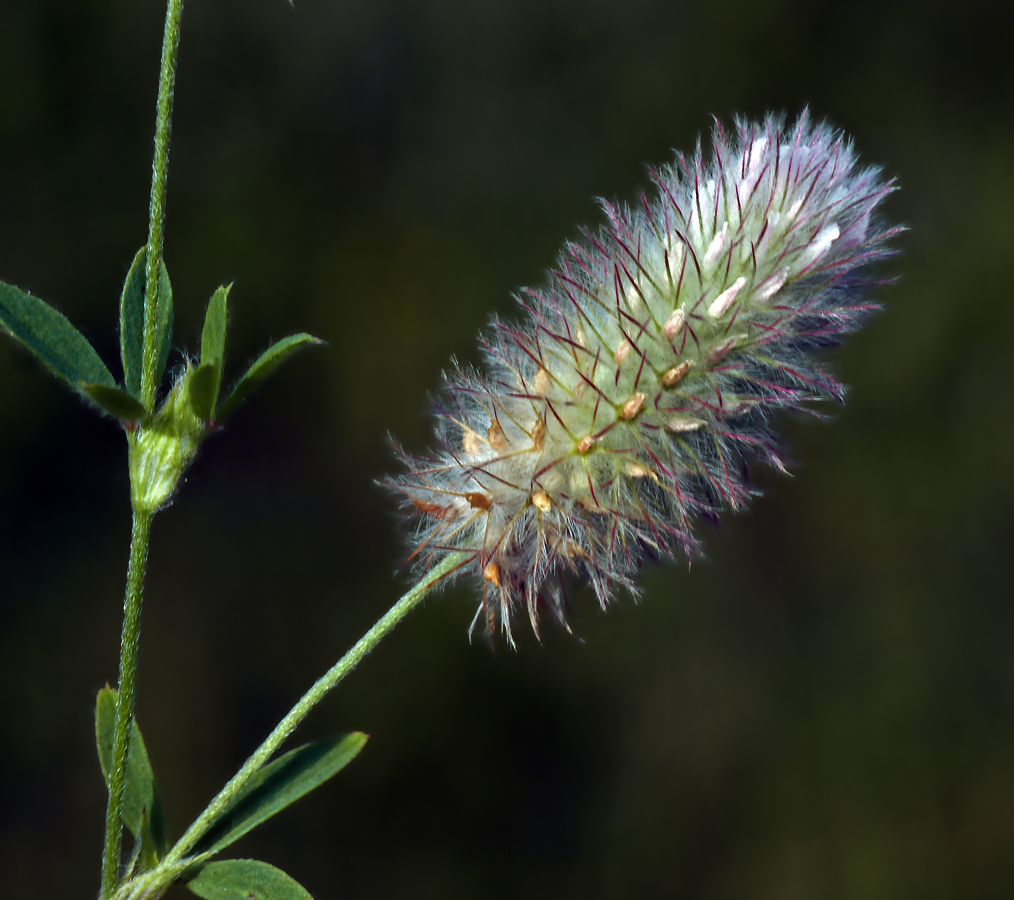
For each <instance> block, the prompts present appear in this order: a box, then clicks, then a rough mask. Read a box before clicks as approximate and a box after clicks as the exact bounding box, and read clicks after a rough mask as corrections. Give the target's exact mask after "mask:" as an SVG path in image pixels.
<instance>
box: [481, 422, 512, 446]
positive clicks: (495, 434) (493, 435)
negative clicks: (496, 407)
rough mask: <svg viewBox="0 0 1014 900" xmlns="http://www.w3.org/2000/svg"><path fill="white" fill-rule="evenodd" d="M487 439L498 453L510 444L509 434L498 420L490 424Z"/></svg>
mask: <svg viewBox="0 0 1014 900" xmlns="http://www.w3.org/2000/svg"><path fill="white" fill-rule="evenodd" d="M486 439H487V440H488V441H489V445H490V447H492V448H493V449H494V450H495V451H496V452H497V453H503V452H504V451H505V450H506V449H507V448H508V447H509V446H510V441H508V440H507V435H505V434H504V433H503V429H502V428H501V427H500V426H499V425H498V424H497V423H496V422H493V423H492V424H491V425H490V426H489V430H488V431H487V432H486Z"/></svg>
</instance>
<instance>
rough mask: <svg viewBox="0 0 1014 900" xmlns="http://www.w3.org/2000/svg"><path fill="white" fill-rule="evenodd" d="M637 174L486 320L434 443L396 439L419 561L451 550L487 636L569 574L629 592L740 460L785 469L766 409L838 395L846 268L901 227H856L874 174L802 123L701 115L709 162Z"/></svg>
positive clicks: (823, 131) (860, 289) (887, 188)
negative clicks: (645, 563)
mask: <svg viewBox="0 0 1014 900" xmlns="http://www.w3.org/2000/svg"><path fill="white" fill-rule="evenodd" d="M651 175H652V180H653V182H654V184H655V196H654V197H652V198H648V197H643V196H642V197H641V200H640V203H639V204H637V205H635V206H634V207H630V208H628V207H621V206H617V205H614V204H611V203H605V202H604V203H603V209H604V212H605V215H606V220H607V221H606V224H605V225H604V226H602V227H601V228H600V229H599V230H598V231H586V232H584V234H583V237H584V239H583V241H581V242H575V243H568V244H567V245H566V246H565V247H564V250H563V252H562V253H561V255H560V257H559V261H558V264H557V268H556V269H555V270H554V271H552V272H550V273H549V279H548V285H547V286H546V287H544V288H542V289H539V290H529V289H526V290H525V291H523V292H522V294H521V295H520V296H519V298H518V300H519V302H520V303H521V305H522V307H523V308H524V311H525V316H524V318H523V320H522V321H520V322H517V323H512V322H504V321H500V320H494V321H493V323H492V326H491V327H490V329H489V330H488V331H487V332H486V333H485V334H484V335H483V336H482V338H481V342H482V349H483V355H484V365H483V367H482V369H481V370H471V369H464V368H461V367H458V368H456V370H455V371H454V373H453V374H452V375H450V376H448V377H446V378H445V381H446V383H445V390H444V393H443V396H442V398H441V401H440V402H439V404H438V406H437V409H436V417H437V435H438V438H439V441H440V450H439V452H438V453H437V454H435V455H434V456H431V457H425V458H420V457H416V456H412V455H410V454H408V453H405V452H404V451H402V450H400V449H399V451H398V452H399V455H400V457H401V459H402V461H403V463H404V465H405V467H406V471H405V472H404V473H403V474H402V475H399V476H396V477H393V478H391V479H389V480H388V482H387V483H388V484H389V485H390V486H391V487H392V488H393V489H394V490H395V491H397V492H398V493H399V494H400V495H401V497H402V498H403V508H404V509H405V510H406V512H407V513H408V514H409V515H410V517H411V519H412V521H413V522H414V532H413V541H414V548H413V551H412V557H411V558H412V560H413V561H414V562H415V564H416V565H418V566H420V567H422V568H427V567H431V566H433V565H434V564H435V563H437V562H438V561H439V560H441V559H442V558H443V557H445V556H446V555H447V554H449V553H456V552H464V553H466V554H468V560H469V561H468V563H467V564H466V565H464V566H462V567H461V568H460V569H459V570H458V571H459V573H460V572H469V573H471V574H472V575H473V576H474V577H475V578H476V580H477V583H478V585H479V590H480V592H481V603H480V607H479V610H478V612H477V614H476V618H475V621H474V622H473V627H474V626H475V625H477V624H479V623H480V622H481V623H482V626H483V628H484V629H485V631H486V632H487V633H488V634H489V635H490V636H492V635H493V634H494V633H495V631H496V629H497V628H498V627H499V628H501V629H502V630H503V631H504V633H505V634H506V635H507V638H508V640H509V641H511V642H512V637H511V625H512V616H513V613H514V612H515V611H516V610H518V609H519V608H522V607H523V608H525V609H526V610H527V612H528V616H529V619H530V621H531V624H532V627H533V629H534V630H535V632H536V634H538V627H539V626H538V612H539V607H540V606H543V607H545V608H547V609H548V610H549V611H550V612H551V613H552V614H553V615H554V616H555V617H556V618H557V619H559V620H560V621H561V622H564V624H565V620H564V599H563V593H562V587H561V577H562V576H563V575H564V574H565V573H566V572H568V571H571V572H574V573H577V574H578V575H579V576H581V577H583V578H584V579H586V580H587V581H588V582H589V583H590V585H591V586H592V588H593V589H594V591H595V593H596V595H597V596H598V599H599V602H600V603H601V604H602V606H603V607H604V606H605V605H606V604H607V603H608V602H609V600H610V599H611V598H612V597H613V595H614V592H615V590H616V588H617V587H623V588H626V589H627V590H629V591H631V592H634V593H636V590H637V589H636V585H635V583H634V576H635V574H636V570H637V566H638V563H639V561H640V558H641V557H642V556H643V555H644V554H645V553H648V554H651V555H654V556H670V555H673V554H675V553H676V552H678V551H682V552H684V553H687V554H693V553H695V552H696V550H697V544H696V541H695V539H694V535H693V531H692V526H693V523H694V520H695V519H696V518H698V517H706V518H713V517H714V516H715V515H716V514H717V513H718V512H719V511H720V510H722V509H737V508H740V507H741V506H742V505H743V504H744V502H745V501H746V500H747V499H748V497H749V496H750V494H751V490H750V489H749V488H748V487H747V486H746V484H745V481H744V476H743V463H744V459H745V458H746V457H757V458H760V459H762V460H764V461H766V462H768V463H770V464H772V465H774V466H776V467H778V468H780V469H781V468H784V463H783V461H782V460H781V458H780V456H779V454H778V450H777V446H776V444H775V441H774V437H773V434H772V432H771V430H770V420H771V413H772V412H773V411H774V410H776V409H780V408H785V409H805V408H806V406H805V404H806V403H807V402H808V401H811V400H816V399H827V398H831V399H837V400H841V398H842V388H841V386H840V385H839V384H838V383H837V382H836V381H835V380H834V379H833V378H831V376H829V375H828V374H827V373H826V372H824V371H823V370H822V369H821V368H820V367H819V366H818V365H817V363H816V362H815V361H814V360H813V358H812V350H813V349H814V348H817V347H821V346H825V345H828V344H831V343H834V342H836V341H837V339H838V337H839V336H840V335H841V334H843V333H845V332H847V331H849V330H851V329H852V328H854V327H855V326H856V324H857V323H858V322H859V320H860V319H861V318H862V315H863V314H864V313H865V312H867V311H869V310H870V309H872V308H873V306H872V305H871V304H870V303H869V302H868V301H867V300H866V299H865V297H864V295H865V289H866V288H867V287H868V285H869V282H868V281H866V280H865V279H864V278H863V277H862V276H861V275H860V274H859V269H860V267H862V266H864V265H866V264H867V263H869V262H871V261H873V260H876V259H878V258H880V257H882V256H884V255H886V253H887V252H888V251H887V250H886V249H885V241H886V240H887V239H888V238H890V237H891V236H893V235H894V234H896V233H897V231H899V230H900V229H887V228H885V227H882V226H880V225H878V224H877V223H876V222H875V220H874V219H873V218H872V217H871V215H872V213H873V212H874V210H875V209H876V207H877V206H878V204H879V203H880V202H881V200H882V199H883V198H884V197H885V196H886V195H887V194H888V193H889V192H891V191H892V190H893V189H894V185H893V183H892V182H889V181H888V182H885V181H883V180H882V179H881V177H880V173H879V170H877V169H872V168H861V167H859V166H858V164H857V161H856V157H855V154H854V152H853V149H852V146H851V143H850V142H849V141H848V140H846V139H845V137H844V135H842V134H841V133H840V132H836V131H834V130H832V129H831V128H830V127H828V126H827V125H825V124H815V123H813V122H812V121H811V120H810V118H809V116H808V115H807V114H806V113H805V112H804V113H803V115H801V116H800V117H799V119H798V120H797V121H796V122H795V123H793V124H792V125H791V126H789V127H785V125H784V123H783V120H782V119H781V118H779V117H777V116H769V117H768V118H767V119H765V120H764V121H763V122H762V123H754V122H749V121H745V120H739V121H737V122H736V127H735V132H734V133H733V134H731V135H728V134H726V132H725V130H724V129H723V127H722V125H721V123H716V125H715V128H714V132H713V140H712V154H711V158H710V159H705V157H704V155H703V154H702V152H701V151H700V150H698V152H697V155H696V156H695V157H694V158H692V159H690V160H687V159H685V158H684V157H683V156H682V155H677V157H676V161H675V163H674V164H673V165H671V166H668V167H665V168H662V169H660V170H652V172H651Z"/></svg>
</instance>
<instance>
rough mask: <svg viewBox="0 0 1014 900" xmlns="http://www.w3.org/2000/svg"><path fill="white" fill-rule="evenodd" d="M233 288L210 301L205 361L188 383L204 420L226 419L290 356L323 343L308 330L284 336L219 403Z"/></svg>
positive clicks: (204, 338)
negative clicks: (228, 307) (228, 312)
mask: <svg viewBox="0 0 1014 900" xmlns="http://www.w3.org/2000/svg"><path fill="white" fill-rule="evenodd" d="M231 288H232V285H229V286H227V287H220V288H219V289H218V290H217V291H215V293H214V294H212V296H211V300H210V301H209V302H208V311H207V313H206V314H205V316H204V330H203V331H202V333H201V361H200V364H199V365H198V366H197V368H196V369H195V370H194V372H193V374H192V375H191V376H190V380H189V381H188V383H187V390H188V394H189V399H190V407H191V409H192V410H193V411H194V415H196V416H197V418H199V419H200V420H201V421H203V422H224V421H225V420H226V419H227V418H228V417H229V415H231V414H232V413H233V412H234V411H235V409H236V407H238V406H239V404H240V402H241V401H242V400H243V398H244V397H246V395H247V394H248V393H249V392H250V390H251V389H252V388H253V387H254V386H255V385H257V384H258V383H259V382H260V381H262V380H263V379H264V378H266V377H267V376H268V375H269V374H270V373H271V372H272V371H273V370H274V369H275V368H276V367H277V366H278V365H279V364H280V363H282V362H283V361H284V360H285V359H286V358H288V357H289V356H291V355H292V354H293V353H294V352H295V351H297V350H299V349H301V348H303V347H305V346H307V345H310V344H322V343H323V341H321V340H319V339H318V338H315V337H314V336H313V335H310V334H306V333H305V332H303V333H300V334H293V335H290V336H289V337H287V338H282V340H280V341H277V342H276V343H274V344H272V345H271V346H270V347H268V349H267V350H265V351H264V352H263V353H262V354H261V355H260V356H259V357H258V358H257V359H256V360H255V361H254V363H253V365H251V366H250V368H249V369H247V370H246V373H245V374H244V375H243V377H242V378H240V380H239V381H238V382H237V383H236V386H235V387H234V388H233V389H232V391H231V392H230V394H229V396H228V397H226V399H225V400H224V401H222V402H221V403H219V402H218V396H219V392H220V391H221V388H222V370H223V368H224V365H225V331H226V311H227V310H226V307H227V303H228V299H229V291H230V290H231Z"/></svg>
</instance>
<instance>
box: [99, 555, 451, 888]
mask: <svg viewBox="0 0 1014 900" xmlns="http://www.w3.org/2000/svg"><path fill="white" fill-rule="evenodd" d="M466 559H467V556H466V555H465V554H453V553H452V554H448V555H447V556H446V557H444V559H443V560H441V562H440V564H439V565H437V566H436V567H434V568H433V570H432V571H430V572H428V573H427V574H426V575H425V576H423V578H421V579H420V580H419V581H418V582H417V583H416V584H415V585H414V586H413V587H412V588H411V589H410V590H409V591H408V592H407V593H406V594H404V595H403V596H402V597H401V599H399V600H398V601H397V602H396V603H395V604H394V605H393V606H392V607H391V608H390V609H389V610H388V611H387V612H386V613H385V614H384V615H383V616H381V617H380V619H378V620H377V622H376V623H375V624H374V625H373V627H372V628H371V629H370V630H369V631H367V632H366V634H364V635H363V636H362V637H361V638H360V639H359V641H357V642H356V644H355V646H354V647H352V649H351V650H349V651H348V653H346V654H345V655H344V656H343V657H342V658H341V659H340V660H339V661H338V662H337V663H335V664H334V666H332V667H331V668H330V669H329V670H328V671H327V672H326V673H325V674H324V675H322V676H321V677H320V678H319V679H318V680H317V681H316V683H315V684H314V685H313V686H312V687H311V688H310V689H309V690H308V691H307V692H306V693H305V694H304V695H303V696H302V697H301V698H300V699H299V701H298V702H297V703H296V705H295V706H293V707H292V709H291V710H289V712H288V714H287V715H286V716H285V718H283V719H282V720H281V722H279V723H278V725H277V726H276V727H275V729H274V730H273V731H272V732H271V734H269V735H268V736H267V737H266V738H265V739H264V742H263V743H262V744H261V745H260V746H259V747H258V748H257V749H256V750H255V751H254V753H253V754H252V755H251V756H250V758H249V759H248V760H247V761H246V762H245V763H244V764H243V767H242V768H241V769H240V770H239V771H238V772H237V773H236V774H235V775H234V776H233V777H232V778H231V779H230V780H229V782H228V784H226V785H225V787H224V788H222V790H221V791H219V793H218V795H217V796H216V797H215V798H214V799H213V800H212V801H211V803H209V804H208V806H207V808H206V809H205V810H204V812H202V813H201V815H200V816H198V817H197V819H196V820H195V821H194V823H193V824H192V825H191V826H190V827H189V828H188V829H187V831H186V833H185V834H184V835H183V837H181V838H180V839H179V840H178V841H177V842H176V844H175V846H174V847H173V848H172V849H171V850H170V851H169V852H168V853H167V854H166V855H165V857H164V858H163V859H162V860H161V862H160V863H159V864H158V865H157V866H156V867H155V868H154V869H152V870H151V871H149V872H146V873H144V874H142V875H140V876H138V877H137V878H135V879H132V880H131V882H130V883H129V884H127V885H124V887H123V888H122V889H121V890H120V892H119V893H117V895H116V898H117V900H128V898H140V897H152V896H161V892H162V891H163V890H164V889H165V888H167V887H168V885H169V884H171V883H172V882H173V881H174V880H176V879H177V878H178V877H180V875H181V874H182V873H183V872H184V871H185V870H186V869H187V868H188V867H190V866H193V865H194V864H195V863H197V862H199V861H200V860H201V859H202V857H201V856H197V857H190V858H188V856H187V855H188V854H189V853H190V851H191V850H193V848H194V847H195V846H196V845H197V844H198V842H199V841H200V840H201V838H202V837H204V835H205V834H207V833H208V830H209V829H210V828H211V827H212V826H213V825H214V824H215V823H216V822H217V821H218V819H219V818H220V817H221V816H222V815H223V813H225V812H227V811H228V809H229V808H230V806H231V805H232V803H233V802H234V800H235V799H236V796H237V795H238V794H239V793H240V792H241V791H242V790H243V788H244V787H245V786H246V784H247V783H248V782H249V781H250V779H251V778H252V777H253V776H254V775H255V774H256V773H257V772H258V771H259V770H260V769H261V768H262V767H263V766H264V765H265V763H267V762H268V761H269V760H270V759H271V757H272V756H273V755H274V754H275V752H276V751H277V750H278V748H279V747H281V745H282V744H283V743H284V742H285V741H286V739H287V738H288V737H289V735H291V734H292V732H293V731H295V729H296V728H297V727H298V726H299V724H300V723H301V722H302V721H303V720H304V719H305V718H306V717H307V715H309V713H310V711H311V710H312V709H313V708H314V707H315V706H316V705H317V704H318V703H320V701H321V700H323V699H324V698H325V697H326V696H327V695H328V694H329V693H330V692H331V691H332V690H333V689H334V688H335V687H336V686H337V685H338V684H339V683H340V682H341V681H342V680H343V679H344V678H345V676H346V675H348V674H349V673H350V672H351V671H352V670H353V669H354V668H355V667H356V666H357V665H359V663H360V662H361V661H362V660H363V658H364V657H365V656H366V655H367V654H369V653H370V651H372V650H373V649H374V648H375V647H376V646H377V644H379V643H380V642H381V641H382V640H383V639H384V638H385V637H386V636H387V635H388V634H390V633H391V631H392V630H393V629H394V627H395V626H396V625H397V624H398V623H399V622H401V620H402V619H404V618H405V616H407V615H408V614H409V613H410V612H411V611H412V610H413V609H415V607H416V606H417V605H418V604H419V603H420V601H422V600H423V599H424V598H425V597H426V596H427V595H428V594H429V593H430V592H431V591H433V589H434V588H436V587H437V586H438V585H440V584H441V583H442V582H444V581H445V580H446V579H447V578H448V576H450V575H451V574H453V572H454V570H455V569H456V568H457V567H458V566H459V565H461V564H462V563H463V562H464V561H465V560H466Z"/></svg>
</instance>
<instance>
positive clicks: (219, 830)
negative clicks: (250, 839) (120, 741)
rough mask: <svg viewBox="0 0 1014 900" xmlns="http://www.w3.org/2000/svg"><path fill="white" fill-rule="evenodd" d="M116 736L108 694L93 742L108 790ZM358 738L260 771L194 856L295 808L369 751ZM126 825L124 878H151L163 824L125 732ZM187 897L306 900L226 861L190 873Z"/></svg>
mask: <svg viewBox="0 0 1014 900" xmlns="http://www.w3.org/2000/svg"><path fill="white" fill-rule="evenodd" d="M115 728H116V691H115V690H113V689H112V688H110V687H105V688H103V689H102V690H101V691H99V694H98V697H97V698H96V702H95V740H96V744H97V747H98V754H99V766H100V767H101V768H102V774H103V776H104V777H105V779H106V786H107V788H108V786H109V770H110V768H111V767H112V758H113V733H114V731H115ZM366 740H367V736H366V735H365V734H363V733H362V732H358V731H356V732H352V733H351V734H347V735H341V736H338V737H330V738H324V739H322V740H319V741H314V742H312V743H309V744H304V745H303V746H301V747H297V748H296V749H295V750H290V751H289V752H288V753H286V754H284V755H283V756H280V757H279V758H278V759H276V760H274V761H273V762H270V763H268V764H267V765H266V766H264V767H263V768H262V769H260V771H258V772H257V773H256V774H255V775H254V776H253V778H251V779H250V781H248V782H247V784H246V785H245V786H244V787H243V789H242V790H241V791H240V792H239V793H238V794H237V795H236V797H235V799H234V800H233V802H232V804H231V805H230V806H229V808H228V809H227V810H226V811H225V812H224V813H223V814H222V816H221V817H220V818H219V819H218V820H217V821H216V822H215V823H213V825H212V827H211V829H210V830H209V831H208V832H207V834H205V835H204V837H203V838H202V839H201V840H200V841H199V842H198V844H197V845H196V846H195V847H194V849H193V851H192V853H193V855H195V856H196V855H205V854H206V855H212V854H215V853H218V852H219V851H220V850H223V849H225V848H226V847H228V846H229V845H230V844H232V843H234V842H235V841H237V840H239V839H240V838H241V837H242V836H243V835H245V834H246V833H247V832H249V831H251V830H252V829H253V828H256V827H257V826H258V825H260V824H261V823H262V822H264V821H266V820H267V819H270V818H271V817H272V816H274V815H275V814H276V813H279V812H281V811H282V810H283V809H285V808H286V807H287V806H289V805H290V804H292V803H295V801H296V800H298V799H299V798H300V797H302V796H304V795H306V794H308V793H309V792H310V791H312V790H313V789H314V788H316V787H319V786H320V785H322V784H323V783H324V782H325V781H327V780H328V779H330V778H332V777H333V776H334V775H336V774H337V773H338V772H340V771H341V770H342V769H343V768H345V766H347V765H348V764H349V763H350V762H351V761H352V760H353V759H355V757H356V756H357V755H358V754H359V752H360V751H361V750H362V749H363V747H364V746H365V745H366ZM123 824H124V825H126V827H127V829H128V830H129V831H130V833H131V834H133V835H134V837H135V842H134V850H133V853H132V854H131V858H130V860H129V861H128V865H127V877H129V876H130V875H131V874H133V873H134V871H135V869H136V870H137V871H138V872H144V871H148V870H150V869H152V868H154V866H155V865H157V863H158V861H159V859H161V858H162V857H163V856H165V853H166V848H167V842H166V830H165V819H164V816H163V812H162V803H161V800H160V798H159V793H158V789H157V787H156V785H155V777H154V775H153V773H152V770H151V763H150V762H149V760H148V751H147V749H146V748H145V746H144V739H143V738H142V737H141V731H140V729H139V728H138V726H137V722H136V721H134V722H133V723H132V724H131V729H130V744H129V750H128V754H127V777H126V783H125V787H124V800H123ZM183 877H184V880H186V881H187V883H188V886H189V887H190V889H191V890H192V891H193V892H194V893H195V894H197V896H199V897H205V898H208V900H233V898H235V900H248V898H250V897H256V898H257V900H307V898H309V897H310V895H309V894H308V893H307V892H306V890H305V889H304V888H303V887H302V886H301V885H299V883H298V882H296V881H294V880H293V879H292V878H290V877H289V876H288V875H286V874H285V873H284V872H282V871H281V870H280V869H276V868H275V867H274V866H270V865H268V864H267V863H264V862H259V861H257V860H224V861H221V862H214V863H205V864H203V865H200V866H195V867H194V868H193V869H192V870H189V871H188V872H187V873H186V874H185V875H184V876H183Z"/></svg>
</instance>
